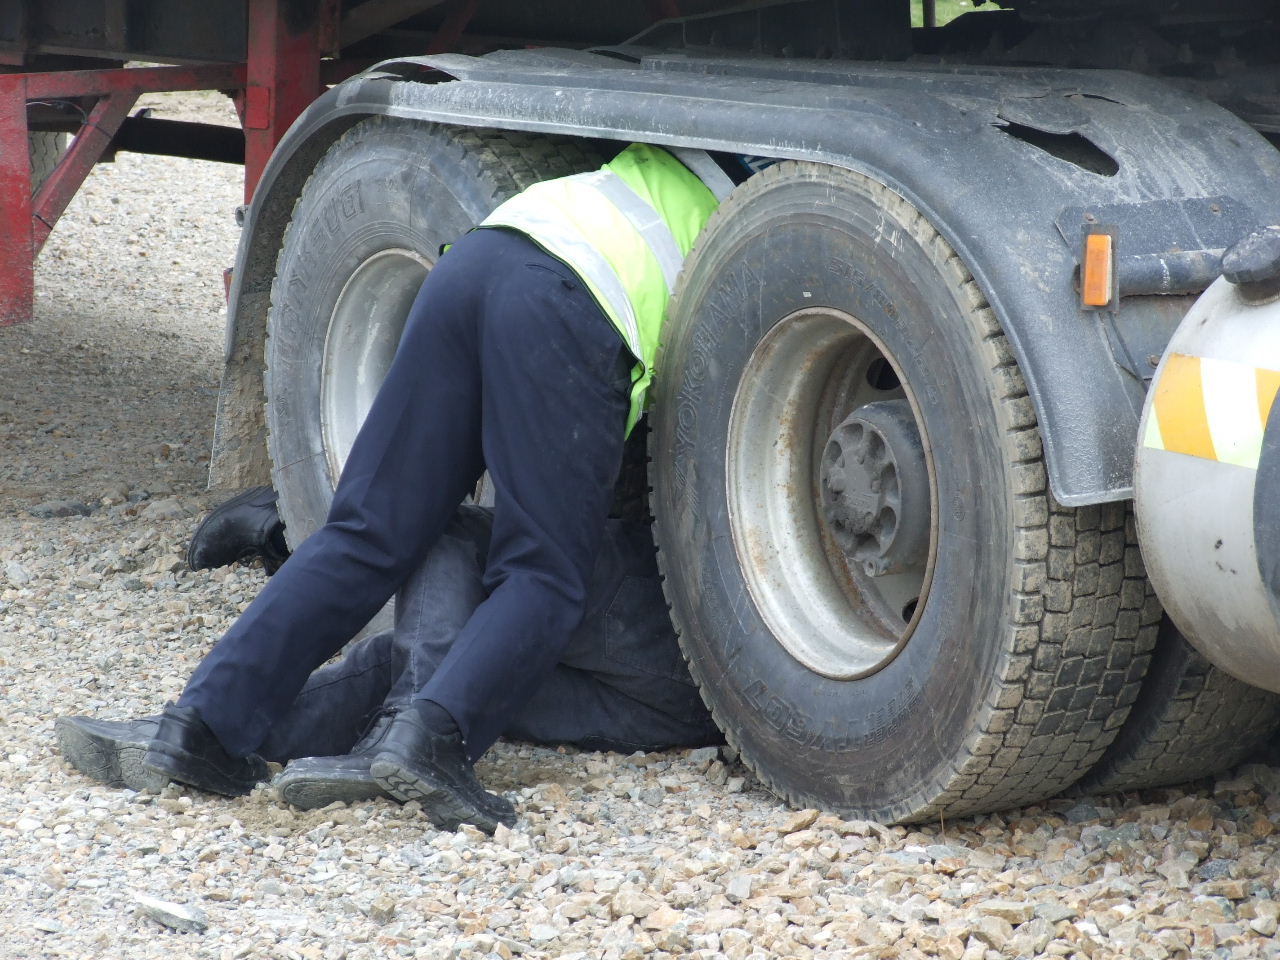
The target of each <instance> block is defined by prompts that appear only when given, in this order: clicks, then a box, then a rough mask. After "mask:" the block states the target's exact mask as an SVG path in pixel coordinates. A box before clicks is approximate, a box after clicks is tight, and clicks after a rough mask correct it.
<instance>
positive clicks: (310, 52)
mask: <svg viewBox="0 0 1280 960" xmlns="http://www.w3.org/2000/svg"><path fill="white" fill-rule="evenodd" d="M285 3H286V0H248V26H249V30H248V48H247V51H246V59H245V62H244V63H239V64H217V65H208V66H177V67H144V68H121V69H112V70H75V71H61V72H42V73H8V74H0V326H5V325H7V324H12V323H19V322H22V321H25V320H30V319H31V316H32V310H33V307H34V297H35V258H36V256H37V255H38V254H39V252H40V249H41V247H43V246H44V242H45V240H46V238H47V237H48V236H49V232H50V231H51V230H52V229H53V227H54V224H56V223H57V221H58V217H60V216H61V215H62V212H63V211H64V210H66V208H67V204H69V203H70V202H71V198H72V197H73V196H74V195H75V192H76V190H78V189H79V188H80V185H81V184H82V183H84V180H85V177H87V176H88V175H89V171H90V170H92V169H93V166H94V164H95V163H97V162H98V161H99V160H100V159H101V158H102V156H103V154H104V152H106V151H107V149H108V148H109V147H110V146H111V141H112V138H113V137H114V136H115V135H116V133H117V132H118V131H119V129H120V125H121V124H122V123H123V122H124V120H125V118H126V117H127V116H128V113H129V110H130V109H131V108H132V107H133V105H134V103H135V102H136V101H137V99H138V97H139V96H141V95H142V94H144V93H159V92H173V91H180V90H221V91H225V92H227V93H229V94H232V95H233V96H234V98H235V103H236V108H237V111H238V112H239V114H240V122H241V126H242V128H243V130H244V138H245V199H246V202H247V201H248V199H249V198H250V197H252V195H253V190H254V187H255V186H256V185H257V182H258V179H259V177H260V176H261V175H262V170H263V168H264V167H265V166H266V163H267V160H268V158H269V157H270V156H271V151H272V150H274V149H275V146H276V144H277V143H278V142H279V141H280V138H281V137H282V136H283V135H284V132H285V131H286V130H287V129H288V128H289V125H290V124H291V123H293V121H294V120H295V119H296V118H297V117H298V115H299V114H300V113H301V112H302V111H303V110H304V109H305V108H306V106H307V105H308V104H309V103H311V101H312V100H314V99H315V98H316V97H317V96H318V95H319V94H320V93H321V91H322V90H323V88H324V87H323V82H324V80H326V79H327V80H329V81H336V80H337V79H340V78H341V76H343V75H344V72H351V69H350V67H349V66H346V65H344V64H342V63H341V62H340V61H325V67H326V68H327V69H326V71H325V72H326V74H327V76H325V77H323V78H322V76H321V57H322V55H323V51H324V49H325V48H326V47H328V48H332V45H334V44H335V43H336V37H337V22H338V4H337V2H336V0H326V2H325V3H323V4H322V9H321V15H320V17H319V18H317V20H315V21H313V22H312V23H310V24H308V25H307V26H305V27H303V28H302V29H301V31H299V30H297V29H295V28H291V27H290V25H289V23H288V22H287V21H286V19H285V17H284V7H285ZM344 67H346V69H345V70H344ZM58 100H61V101H73V102H77V103H78V102H82V101H91V102H92V107H91V108H90V109H88V110H87V111H86V112H84V113H83V114H82V118H81V125H80V129H79V131H78V133H77V134H76V137H75V140H74V141H73V142H72V145H71V147H70V149H68V150H67V152H66V154H65V155H64V156H63V157H62V158H61V159H60V161H59V162H58V165H57V167H56V168H55V169H54V171H53V172H52V173H51V174H50V175H49V177H48V179H46V180H45V181H44V183H42V184H41V185H40V188H39V189H38V190H37V191H35V193H34V195H33V194H32V183H31V161H30V157H29V154H28V134H29V128H28V122H27V111H28V105H29V104H32V103H36V102H42V101H43V102H48V101H58Z"/></svg>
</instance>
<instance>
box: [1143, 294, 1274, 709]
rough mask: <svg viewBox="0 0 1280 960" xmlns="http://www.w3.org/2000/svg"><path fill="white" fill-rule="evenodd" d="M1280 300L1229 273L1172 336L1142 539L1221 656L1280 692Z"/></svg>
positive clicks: (1147, 476)
mask: <svg viewBox="0 0 1280 960" xmlns="http://www.w3.org/2000/svg"><path fill="white" fill-rule="evenodd" d="M1277 387H1280V300H1271V301H1269V302H1266V303H1250V302H1248V300H1246V299H1245V298H1244V297H1242V295H1241V291H1240V289H1239V288H1238V287H1237V286H1235V285H1233V284H1231V283H1229V282H1228V281H1227V280H1226V279H1225V278H1224V279H1219V280H1218V281H1216V282H1215V283H1214V284H1213V285H1212V286H1211V287H1210V288H1209V289H1208V290H1206V291H1205V293H1204V295H1203V296H1201V297H1200V299H1199V300H1198V301H1196V303H1195V305H1194V307H1193V308H1192V309H1191V311H1190V312H1189V313H1188V314H1187V316H1186V318H1185V319H1184V320H1183V322H1182V324H1181V325H1180V326H1179V327H1178V330H1177V332H1176V333H1175V334H1174V336H1173V338H1172V339H1171V340H1170V342H1169V347H1168V350H1167V351H1166V352H1165V354H1164V357H1163V359H1162V360H1161V362H1160V366H1159V369H1158V370H1157V371H1156V377H1155V381H1154V383H1153V386H1152V389H1151V391H1150V392H1149V394H1148V397H1147V403H1146V406H1145V408H1144V410H1143V415H1142V422H1141V426H1140V432H1139V443H1138V448H1137V454H1136V457H1135V469H1134V481H1135V505H1136V509H1137V515H1138V536H1139V541H1140V543H1141V546H1142V553H1143V558H1144V560H1145V561H1146V566H1147V573H1148V575H1149V576H1150V578H1151V582H1152V584H1153V585H1154V586H1155V588H1156V593H1157V594H1158V596H1159V597H1160V600H1161V602H1162V603H1163V604H1164V607H1165V609H1166V611H1168V613H1169V616H1170V617H1171V618H1172V619H1173V621H1174V623H1175V624H1177V626H1178V628H1179V629H1180V630H1181V631H1182V632H1183V633H1184V634H1185V635H1186V637H1187V639H1188V640H1190V641H1191V643H1192V644H1193V645H1194V646H1195V647H1196V648H1197V649H1198V650H1199V651H1200V652H1201V653H1203V654H1204V655H1205V656H1206V657H1207V658H1208V659H1209V660H1210V661H1212V662H1213V663H1214V664H1215V665H1217V666H1218V667H1220V668H1222V669H1223V670H1225V671H1227V672H1228V673H1230V674H1232V675H1234V676H1236V677H1238V678H1239V679H1241V680H1243V681H1245V682H1246V683H1250V684H1253V685H1255V686H1259V687H1263V688H1265V689H1267V690H1272V691H1275V692H1280V620H1278V619H1277V613H1278V610H1280V604H1278V603H1277V594H1276V589H1277V585H1278V583H1280V581H1278V579H1277V577H1278V574H1280V413H1277V410H1276V404H1275V402H1274V401H1275V399H1276V390H1277Z"/></svg>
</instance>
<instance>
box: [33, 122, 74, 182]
mask: <svg viewBox="0 0 1280 960" xmlns="http://www.w3.org/2000/svg"><path fill="white" fill-rule="evenodd" d="M66 149H67V135H66V134H65V133H50V132H46V131H41V130H37V131H35V132H33V133H28V134H27V154H28V156H30V158H31V189H32V191H33V192H34V191H35V190H37V189H39V187H40V184H42V183H44V182H45V180H46V179H48V176H49V174H51V173H53V168H54V167H56V166H57V165H58V161H59V160H61V159H62V154H63V152H64V151H65V150H66Z"/></svg>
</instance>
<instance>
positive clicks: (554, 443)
mask: <svg viewBox="0 0 1280 960" xmlns="http://www.w3.org/2000/svg"><path fill="white" fill-rule="evenodd" d="M676 153H678V154H679V155H680V159H677V156H676ZM424 162H429V158H424ZM724 163H725V165H726V167H731V166H732V165H733V164H735V163H738V161H737V158H724ZM738 169H739V170H745V168H743V167H742V166H741V164H738ZM742 178H743V179H745V175H744V176H743V177H742ZM732 186H733V181H732V180H731V179H730V177H729V176H728V175H727V174H726V173H725V171H724V169H722V168H721V166H720V165H719V164H718V162H717V161H716V160H714V159H713V158H711V157H710V156H709V155H708V154H706V153H704V152H702V151H685V150H678V151H675V153H673V152H669V151H667V150H664V149H662V148H659V147H654V146H650V145H646V144H632V145H631V146H629V147H627V148H626V149H624V150H623V151H622V152H621V153H620V154H619V155H618V156H617V157H616V158H615V159H614V160H612V161H611V162H609V163H608V164H606V165H605V166H604V167H603V168H602V169H601V170H599V171H596V172H594V173H589V174H579V175H575V176H571V177H564V178H560V179H557V180H549V181H543V182H542V183H537V184H534V185H533V186H531V187H529V188H528V189H526V190H524V191H522V192H521V193H519V194H517V195H515V196H514V197H512V198H511V199H510V200H507V201H506V202H505V203H503V204H502V205H500V206H499V207H498V209H497V210H495V211H494V212H493V213H492V214H491V215H490V216H489V217H488V218H486V219H485V221H484V222H483V223H482V224H481V228H480V229H476V230H473V231H471V232H470V233H468V234H466V235H465V236H463V237H462V238H461V239H460V240H458V242H457V243H455V244H454V245H453V246H452V247H451V248H450V249H449V250H448V251H447V252H446V253H444V255H443V256H441V257H440V259H439V261H438V262H437V263H436V265H435V267H434V268H433V269H432V270H431V271H430V272H429V273H428V274H427V277H426V279H425V280H424V282H423V284H422V289H421V290H420V291H419V293H418V296H417V299H416V300H415V301H414V303H413V306H412V307H411V308H410V311H409V316H408V318H407V320H406V323H405V329H404V334H403V336H402V338H401V341H400V344H399V347H398V349H397V351H396V355H395V358H394V360H393V362H392V365H391V369H390V371H389V372H388V374H387V378H386V380H385V381H384V383H383V385H382V387H381V389H380V390H379V391H378V395H377V397H376V398H375V400H374V402H373V404H372V406H371V408H370V410H369V414H368V416H367V417H366V419H365V421H364V424H363V426H362V427H361V428H360V431H359V433H358V434H357V436H356V439H355V442H354V443H353V445H352V448H351V452H350V454H349V456H348V459H347V462H346V465H345V467H344V468H343V471H342V476H341V478H340V479H339V482H338V485H337V489H336V490H335V491H334V498H333V503H332V506H331V508H330V512H329V516H328V519H327V521H326V523H325V525H324V526H323V527H321V528H320V529H319V530H318V531H316V533H314V534H312V535H311V536H310V537H308V538H307V539H306V540H304V541H303V542H302V543H301V544H300V545H299V547H298V549H297V550H296V551H295V552H294V553H293V555H292V556H291V557H290V558H289V560H288V562H286V563H285V564H284V566H283V567H281V569H280V570H279V572H278V573H276V575H275V576H273V577H272V578H271V579H270V580H269V581H268V582H267V585H266V587H265V588H264V589H263V591H262V592H261V594H259V596H258V597H257V598H256V599H255V600H254V601H253V603H251V604H250V605H249V607H248V609H247V610H246V611H245V612H244V613H243V614H242V615H241V616H240V618H239V619H238V620H237V621H236V623H235V624H234V625H233V626H232V627H231V628H230V629H229V630H228V631H227V633H226V634H225V635H224V636H223V638H222V639H221V640H220V641H219V642H218V643H217V644H216V645H215V646H214V648H213V649H212V650H211V651H210V652H209V654H208V655H207V656H206V657H205V658H204V660H203V661H202V662H201V663H200V665H199V666H198V667H197V668H196V670H195V672H194V673H193V675H192V677H191V678H190V680H189V682H188V683H187V686H186V688H185V689H184V690H183V692H182V695H181V696H180V697H179V699H178V702H177V703H176V704H171V705H168V706H166V707H165V708H164V710H163V712H162V714H161V717H160V720H159V722H158V724H157V726H156V729H155V733H154V735H153V737H152V739H151V740H150V742H149V743H148V745H147V749H146V753H145V755H144V757H143V761H142V762H143V766H145V767H146V768H148V769H149V770H152V771H154V772H156V773H159V774H163V775H165V776H167V777H169V778H170V779H172V780H176V781H179V782H181V783H185V784H188V785H190V786H194V787H196V788H199V789H204V790H210V791H213V792H215V793H226V794H238V793H243V792H245V791H246V790H248V789H250V788H251V787H252V786H253V784H254V783H256V782H258V780H260V779H261V777H262V775H263V771H264V762H263V760H262V757H261V756H260V754H259V751H260V750H261V749H263V748H264V747H265V745H267V744H268V743H269V742H270V739H271V736H272V733H273V730H274V729H275V728H276V727H277V726H278V725H279V723H280V722H281V720H283V719H284V717H285V716H286V715H287V714H288V712H289V710H290V709H291V707H292V705H293V703H294V701H295V699H296V698H297V696H298V694H299V692H300V691H301V690H302V689H303V687H304V685H305V684H306V682H307V679H308V677H309V676H310V674H311V672H312V671H313V670H314V669H315V668H317V667H318V666H320V665H321V664H322V663H324V662H325V661H326V660H327V659H328V658H329V657H330V656H332V655H333V654H334V653H336V652H337V651H338V650H339V649H340V648H341V646H342V645H343V644H344V643H346V642H347V641H348V640H349V639H350V638H351V637H352V636H353V635H354V634H355V632H356V631H357V630H358V629H359V628H360V627H361V626H363V625H364V624H365V623H367V622H368V621H369V619H370V618H371V617H372V616H373V614H374V613H375V612H377V611H378V610H379V609H380V608H381V607H382V606H383V604H384V603H385V602H386V601H387V600H388V599H389V598H390V597H391V596H392V595H393V594H394V593H396V591H398V590H399V589H401V588H402V587H403V586H404V584H405V583H406V581H407V580H408V579H409V577H410V575H411V574H412V573H413V572H414V570H416V569H417V568H418V567H419V566H420V565H421V564H422V562H423V560H424V559H425V557H426V556H427V554H428V553H429V551H430V550H431V548H432V547H433V546H434V545H435V544H436V542H437V541H438V540H439V539H440V537H441V535H442V534H443V533H444V531H445V529H446V527H447V526H448V525H449V523H450V521H451V520H452V518H453V516H454V512H455V511H456V510H457V508H458V506H459V504H461V503H462V501H463V499H464V497H465V496H466V495H467V494H468V493H469V492H470V491H471V490H472V489H474V487H475V485H476V482H477V481H478V479H479V478H480V475H481V473H482V472H484V471H485V470H486V469H487V471H488V473H489V476H490V478H491V480H492V482H493V487H494V491H495V499H494V514H493V527H492V535H491V537H490V541H489V549H488V553H487V555H486V565H485V572H484V586H485V590H486V592H487V595H486V597H485V598H484V600H483V601H482V602H481V603H480V604H479V605H478V606H477V607H476V608H475V610H474V611H473V612H472V614H471V615H470V617H468V619H467V622H466V623H465V625H464V626H463V627H462V629H461V631H460V632H459V634H458V636H457V638H456V640H455V641H454V642H453V643H452V644H451V645H450V647H449V650H448V652H447V653H446V655H445V656H444V658H443V659H442V660H441V661H440V663H439V664H438V665H437V666H436V668H435V670H434V671H433V672H432V673H431V676H430V678H429V679H428V680H427V681H426V682H425V684H424V685H423V686H422V687H421V688H419V689H418V690H416V691H415V692H414V694H413V696H412V699H411V703H410V706H409V707H408V708H406V709H403V710H400V711H398V712H397V713H396V715H395V717H394V719H393V720H392V722H391V724H390V727H389V729H388V730H387V732H386V733H385V735H384V736H383V738H382V740H381V742H380V743H379V745H378V747H377V752H376V753H375V755H374V757H373V759H372V762H371V764H370V772H371V774H372V776H373V777H374V779H376V780H377V781H378V783H379V784H380V785H381V786H382V787H383V789H385V790H387V791H388V792H389V793H391V794H392V795H394V796H395V797H396V798H398V799H400V800H418V801H419V802H420V803H421V805H422V809H423V812H424V814H425V815H426V816H427V817H428V818H429V819H431V820H432V822H434V823H436V824H437V825H442V826H449V827H453V826H456V825H458V824H460V823H464V822H468V823H472V824H474V825H475V826H477V827H479V828H480V829H482V830H488V831H492V830H494V829H496V828H497V825H498V824H499V823H508V824H509V823H512V822H514V819H515V811H514V809H513V808H512V806H511V804H510V802H508V801H507V800H506V799H505V798H503V797H499V796H496V795H494V794H492V793H489V792H488V791H486V790H485V789H484V787H483V786H482V785H481V783H480V781H479V780H478V779H477V777H476V775H475V771H474V770H473V767H472V765H473V763H474V762H475V760H476V759H477V758H478V757H479V756H480V755H481V754H483V753H484V751H485V750H487V749H488V748H489V746H490V744H492V743H493V742H494V740H495V739H496V738H497V737H498V735H499V734H500V733H501V732H502V731H504V730H505V729H507V728H508V727H509V726H510V725H511V724H512V723H513V722H514V721H515V719H516V718H517V717H518V716H520V715H521V711H522V710H523V709H524V708H525V706H526V704H527V703H528V702H529V701H530V700H531V698H533V697H534V696H535V694H536V693H537V692H538V690H539V689H540V687H541V686H542V685H543V684H544V682H546V681H547V680H548V678H550V677H551V676H552V674H553V671H554V669H555V667H556V664H557V663H559V662H560V661H561V659H562V657H563V654H564V650H565V647H566V645H567V644H568V643H569V641H570V639H571V638H572V637H573V636H574V632H575V630H576V629H577V628H578V626H579V624H580V623H581V622H582V619H583V616H584V613H585V611H586V604H587V600H588V589H587V586H588V582H589V578H590V575H591V572H592V570H593V568H594V566H595V555H596V552H597V550H598V548H599V545H600V543H601V540H602V536H603V530H604V527H605V521H606V517H607V514H608V509H609V504H610V500H611V496H612V489H613V484H614V481H615V479H616V478H617V475H618V471H619V466H620V463H621V455H622V448H623V442H624V439H625V437H626V436H627V434H628V433H629V432H630V431H631V429H632V428H633V427H634V426H635V424H636V422H637V420H638V419H639V417H640V415H641V413H642V411H643V409H644V400H645V396H646V393H647V390H648V386H649V383H650V381H651V380H652V377H653V370H654V360H655V357H656V355H657V350H658V343H659V340H660V337H661V332H662V325H663V323H664V321H665V319H666V313H667V305H668V302H669V300H670V295H671V290H672V287H673V286H674V283H675V278H676V276H677V274H678V272H679V269H680V266H681V262H682V259H683V258H684V257H685V256H687V255H688V253H689V251H690V249H691V248H692V246H693V243H694V240H695V238H696V237H697V235H698V233H699V232H700V231H701V229H702V227H703V226H704V225H705V223H706V221H707V219H708V218H709V217H710V216H711V214H712V212H713V211H714V210H715V208H716V206H717V205H718V203H719V202H720V200H721V199H722V198H723V197H725V196H727V195H728V192H729V190H730V189H731V188H732Z"/></svg>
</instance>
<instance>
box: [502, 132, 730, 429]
mask: <svg viewBox="0 0 1280 960" xmlns="http://www.w3.org/2000/svg"><path fill="white" fill-rule="evenodd" d="M672 153H676V154H679V155H680V158H681V159H680V160H677V159H676V157H675V156H673V155H672ZM682 160H683V161H684V162H681V161H682ZM695 171H696V172H695ZM732 187H733V184H732V182H731V181H730V179H729V177H728V176H727V175H726V174H725V173H724V172H723V171H721V170H720V168H719V167H718V166H716V164H715V161H714V160H712V159H711V157H710V156H708V155H707V154H706V153H705V152H704V151H701V150H683V149H676V150H673V151H672V152H668V151H667V150H664V149H662V148H661V147H655V146H651V145H649V144H645V143H636V144H632V145H631V146H629V147H627V148H626V149H625V150H623V151H622V153H620V154H618V156H617V157H616V158H614V159H613V160H612V161H611V162H609V163H607V164H605V165H604V166H603V167H602V168H601V169H599V170H596V171H594V172H592V173H580V174H576V175H574V176H571V177H560V178H558V179H556V180H545V181H543V182H541V183H535V184H534V185H533V186H531V187H528V188H527V189H525V190H524V191H522V192H521V193H518V194H516V195H515V196H514V197H512V198H511V199H510V200H507V201H506V202H505V203H503V204H502V205H501V206H500V207H498V209H496V210H494V211H493V213H491V214H490V215H489V216H488V217H486V218H485V220H484V222H483V223H481V224H480V226H482V227H510V228H512V229H515V230H519V231H520V232H521V233H524V234H526V235H527V236H528V237H529V238H530V239H532V240H533V241H534V242H535V243H536V244H538V246H540V247H542V249H544V250H545V251H547V253H549V254H551V255H552V256H553V257H555V258H557V259H558V260H561V261H563V262H564V263H565V264H566V265H567V266H568V267H569V268H570V269H572V270H573V272H574V273H576V274H577V275H578V276H579V277H580V278H581V279H582V282H583V283H584V284H585V285H586V287H587V289H588V290H589V291H590V292H591V295H592V296H593V297H595V300H596V302H597V303H598V304H599V305H600V308H601V309H602V310H603V311H604V313H605V315H606V316H607V317H608V318H609V320H610V321H611V322H612V323H613V325H614V327H615V328H616V329H617V331H618V333H619V334H620V335H621V336H622V339H623V341H624V342H625V343H626V345H627V348H628V350H630V351H631V355H632V356H634V357H635V358H636V366H635V369H634V370H633V371H632V374H631V380H632V387H631V410H630V412H629V414H628V416H627V428H626V429H627V433H628V434H629V433H630V432H631V428H632V427H634V426H635V424H636V421H637V420H639V419H640V415H641V413H643V411H644V400H645V394H646V392H647V391H648V388H649V384H650V383H651V382H652V380H653V374H654V358H655V357H656V355H657V352H658V342H659V339H660V338H661V336H662V325H663V322H664V321H665V320H666V318H667V305H668V303H669V302H670V300H671V293H672V291H673V290H674V289H675V283H676V277H677V275H678V274H679V273H680V266H681V264H682V263H683V262H684V258H685V257H686V256H687V255H688V253H689V250H690V249H692V247H693V241H694V239H695V238H696V237H697V236H698V233H699V231H701V230H702V227H703V225H705V224H706V222H707V218H708V217H710V216H711V213H712V211H714V210H715V208H716V206H717V205H718V204H719V202H720V200H722V199H723V198H724V197H725V196H727V195H728V192H729V190H730V189H732Z"/></svg>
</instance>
